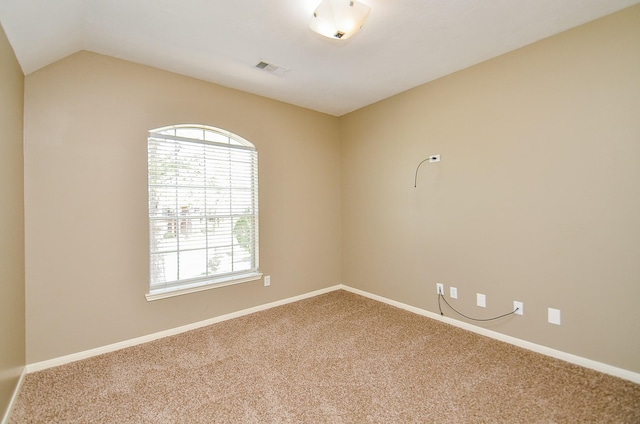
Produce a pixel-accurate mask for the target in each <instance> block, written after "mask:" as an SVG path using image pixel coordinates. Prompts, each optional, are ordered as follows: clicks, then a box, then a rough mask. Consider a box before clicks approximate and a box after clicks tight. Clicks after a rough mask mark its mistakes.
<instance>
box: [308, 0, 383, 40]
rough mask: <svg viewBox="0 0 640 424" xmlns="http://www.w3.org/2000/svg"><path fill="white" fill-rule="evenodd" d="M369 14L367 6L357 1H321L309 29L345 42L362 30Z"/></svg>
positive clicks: (369, 10) (369, 9)
mask: <svg viewBox="0 0 640 424" xmlns="http://www.w3.org/2000/svg"><path fill="white" fill-rule="evenodd" d="M369 12H371V8H370V7H369V6H366V5H364V4H362V3H360V2H357V1H351V0H322V3H320V4H319V5H318V7H317V8H316V10H315V12H313V18H312V19H311V24H310V25H309V27H310V28H311V29H312V30H313V31H315V32H317V33H318V34H321V35H324V36H325V37H329V38H338V39H341V40H346V39H347V38H349V37H351V36H352V35H353V34H355V33H356V32H358V30H359V29H360V28H362V25H363V24H364V21H365V20H366V19H367V16H369Z"/></svg>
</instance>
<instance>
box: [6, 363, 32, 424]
mask: <svg viewBox="0 0 640 424" xmlns="http://www.w3.org/2000/svg"><path fill="white" fill-rule="evenodd" d="M26 375H27V368H26V367H24V368H22V373H20V378H19V379H18V384H16V387H15V389H13V395H11V400H9V405H7V410H6V411H5V412H4V416H3V417H2V420H0V424H9V417H10V416H11V412H12V411H13V406H14V405H15V404H16V399H18V394H19V393H20V389H21V388H22V383H23V382H24V377H25V376H26Z"/></svg>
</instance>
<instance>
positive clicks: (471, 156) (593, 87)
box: [340, 6, 640, 372]
mask: <svg viewBox="0 0 640 424" xmlns="http://www.w3.org/2000/svg"><path fill="white" fill-rule="evenodd" d="M424 53H425V54H428V48H426V49H425V52H424ZM340 124H341V141H342V154H341V159H342V167H341V169H342V219H343V221H342V229H343V233H342V249H343V256H342V264H343V268H342V275H343V282H344V283H345V284H348V285H351V286H353V287H357V288H360V289H363V290H366V291H369V292H372V293H375V294H378V295H381V296H385V297H388V298H391V299H395V300H397V301H401V302H405V303H408V304H411V305H415V306H417V307H421V308H425V309H428V310H430V311H433V312H437V311H438V306H437V297H436V294H435V293H436V292H435V284H436V282H443V283H444V284H445V285H446V287H447V290H448V287H450V286H454V287H457V288H458V292H459V299H458V300H453V301H452V304H453V305H454V306H455V307H458V308H459V309H460V310H462V311H463V312H466V313H467V314H471V315H473V316H479V317H490V316H495V315H498V314H501V313H504V312H507V311H509V310H510V309H511V308H512V305H513V301H514V300H519V301H522V302H524V311H525V314H524V316H522V317H510V318H507V319H503V320H501V321H499V322H494V323H488V324H480V325H481V326H483V327H487V328H489V329H492V330H495V331H498V332H501V333H504V334H507V335H511V336H515V337H517V338H521V339H524V340H528V341H530V342H534V343H539V344H542V345H545V346H548V347H551V348H555V349H559V350H561V351H565V352H569V353H573V354H576V355H580V356H583V357H586V358H590V359H593V360H597V361H602V362H604V363H608V364H611V365H614V366H618V367H622V368H625V369H628V370H632V371H635V372H640V337H638V330H637V326H638V323H639V322H640V308H638V300H640V165H639V164H640V6H635V7H633V8H630V9H627V10H625V11H622V12H620V13H617V14H614V15H611V16H609V17H606V18H603V19H601V20H598V21H595V22H593V23H590V24H587V25H584V26H582V27H579V28H576V29H574V30H571V31H568V32H565V33H563V34H560V35H558V36H555V37H552V38H549V39H546V40H543V41H541V42H538V43H536V44H533V45H530V46H528V47H525V48H523V49H520V50H517V51H515V52H512V53H509V54H506V55H504V56H501V57H499V58H496V59H494V60H490V61H488V62H485V63H482V64H480V65H477V66H474V67H472V68H469V69H466V70H463V71H461V72H458V73H456V74H453V75H450V76H448V77H445V78H442V79H440V80H437V81H435V82H432V83H429V84H426V85H424V86H421V87H418V88H415V89H413V90H410V91H407V92H405V93H403V94H400V95H398V96H395V97H392V98H389V99H387V100H384V101H382V102H379V103H377V104H374V105H372V106H370V107H367V108H364V109H361V110H359V111H356V112H353V113H351V114H349V115H346V116H344V117H342V118H341V121H340ZM431 154H441V155H442V162H440V163H438V164H424V165H423V166H422V167H421V168H420V172H419V176H418V184H417V185H418V186H417V188H414V172H415V170H416V166H417V165H418V163H419V162H420V161H421V160H422V159H424V158H426V157H427V156H429V155H431ZM478 292H479V293H483V294H486V295H487V303H488V307H487V308H486V309H482V308H478V307H476V306H475V294H476V293H478ZM447 293H448V291H447ZM548 307H552V308H557V309H560V310H561V311H562V325H561V326H555V325H551V324H548V323H547V322H546V321H547V308H548ZM445 311H446V314H447V315H448V316H452V317H456V316H455V315H453V314H452V313H451V312H450V311H449V310H447V309H445ZM456 318H458V317H456ZM443 342H446V341H443Z"/></svg>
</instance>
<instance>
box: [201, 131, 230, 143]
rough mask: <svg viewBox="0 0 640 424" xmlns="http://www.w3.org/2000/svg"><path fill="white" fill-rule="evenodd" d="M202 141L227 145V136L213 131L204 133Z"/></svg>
mask: <svg viewBox="0 0 640 424" xmlns="http://www.w3.org/2000/svg"><path fill="white" fill-rule="evenodd" d="M204 139H205V140H207V141H215V142H217V143H225V144H229V137H228V136H226V135H223V134H220V133H217V132H213V131H206V132H205V134H204Z"/></svg>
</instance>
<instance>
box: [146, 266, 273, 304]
mask: <svg viewBox="0 0 640 424" xmlns="http://www.w3.org/2000/svg"><path fill="white" fill-rule="evenodd" d="M261 278H262V273H260V272H252V273H250V274H242V275H234V276H233V277H229V278H228V279H224V280H214V281H211V282H204V283H203V282H200V283H197V285H193V286H191V287H189V286H187V287H170V288H167V289H157V290H153V291H152V292H150V293H147V294H145V297H146V298H147V301H149V302H151V301H153V300H160V299H166V298H167V297H174V296H182V295H183V294H189V293H195V292H199V291H203V290H211V289H217V288H218V287H225V286H230V285H232V284H242V283H248V282H249V281H256V280H259V279H261Z"/></svg>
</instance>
